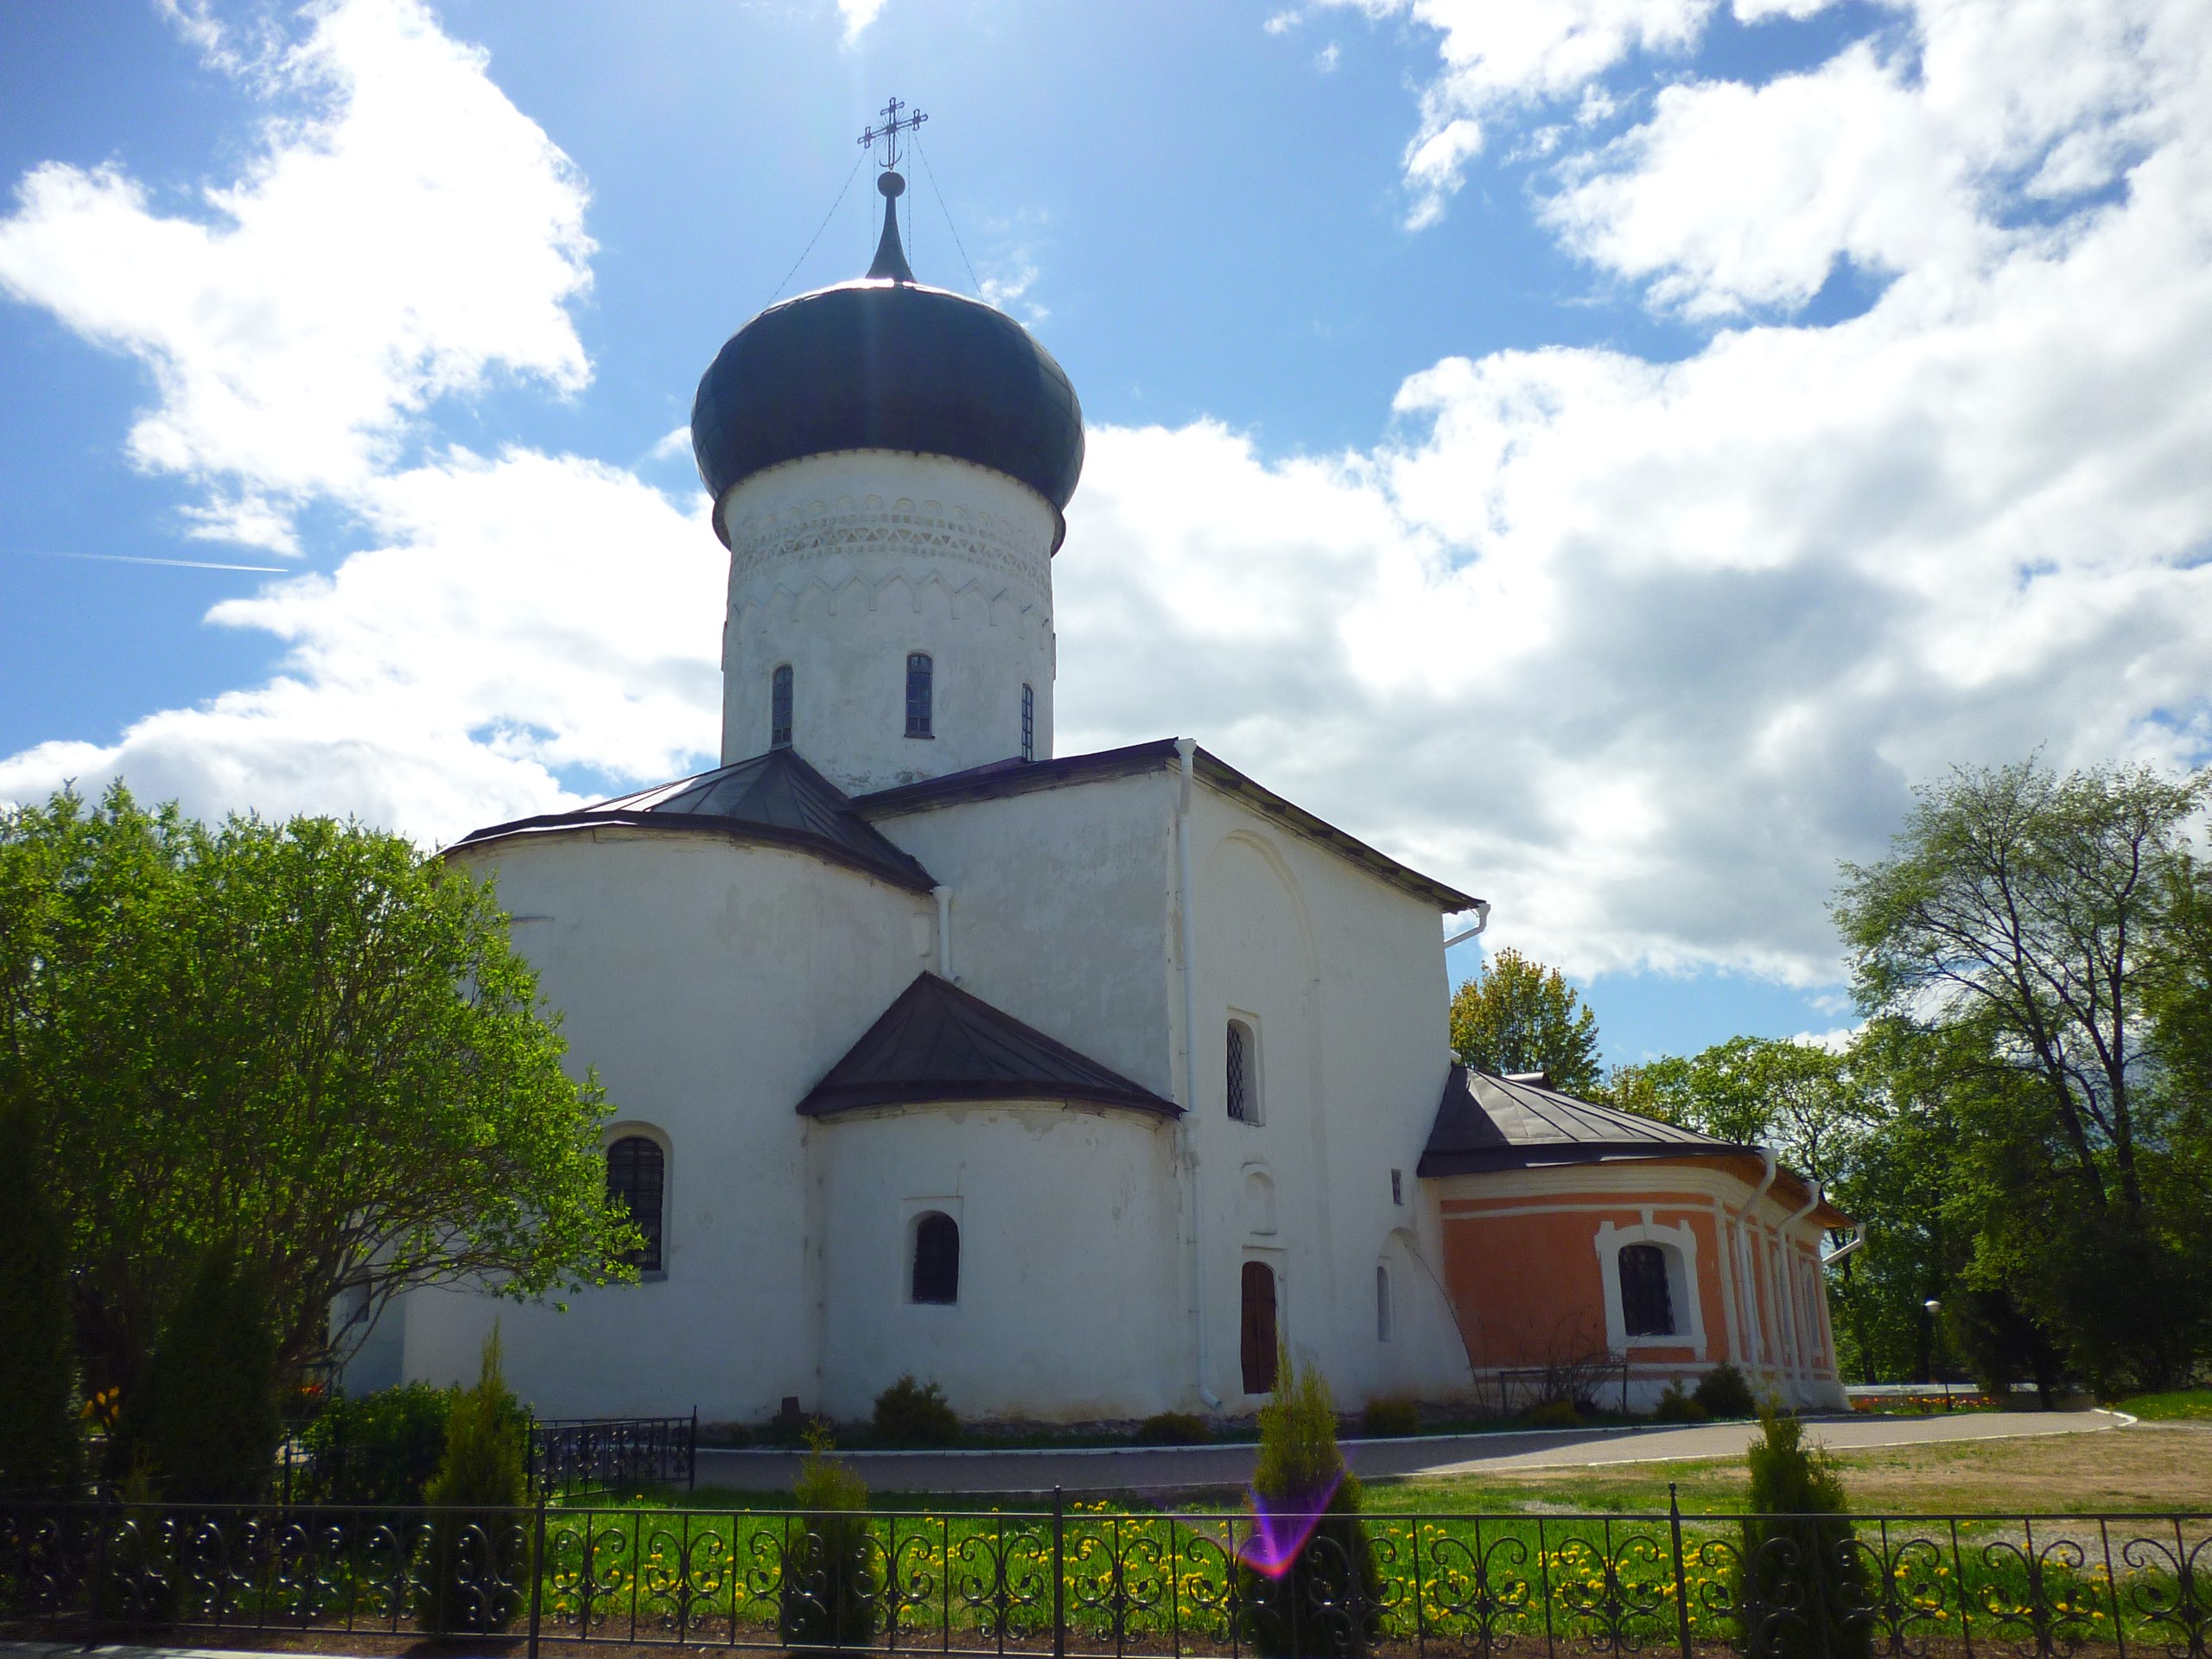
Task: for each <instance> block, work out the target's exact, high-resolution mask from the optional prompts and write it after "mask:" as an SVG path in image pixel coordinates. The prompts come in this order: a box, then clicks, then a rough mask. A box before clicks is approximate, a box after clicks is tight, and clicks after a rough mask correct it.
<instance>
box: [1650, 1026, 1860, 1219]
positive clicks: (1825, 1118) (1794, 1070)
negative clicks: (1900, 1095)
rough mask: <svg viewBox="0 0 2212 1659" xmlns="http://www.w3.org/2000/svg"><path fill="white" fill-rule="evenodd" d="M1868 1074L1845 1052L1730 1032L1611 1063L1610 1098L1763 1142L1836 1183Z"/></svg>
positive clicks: (1854, 1140)
mask: <svg viewBox="0 0 2212 1659" xmlns="http://www.w3.org/2000/svg"><path fill="white" fill-rule="evenodd" d="M1869 1095H1870V1089H1869V1085H1868V1083H1867V1080H1866V1078H1865V1077H1862V1075H1861V1071H1860V1068H1859V1066H1858V1065H1855V1064H1854V1061H1853V1057H1852V1056H1851V1055H1849V1054H1847V1053H1838V1052H1834V1051H1833V1050H1831V1049H1827V1048H1823V1047H1821V1046H1818V1045H1815V1044H1813V1043H1802V1042H1797V1041H1795V1040H1793V1039H1789V1038H1772V1037H1731V1038H1730V1039H1728V1040H1727V1041H1726V1042H1723V1043H1716V1044H1714V1045H1713V1046H1712V1047H1711V1048H1708V1049H1706V1050H1704V1051H1703V1052H1700V1053H1698V1054H1694V1055H1693V1056H1691V1057H1690V1058H1688V1059H1683V1058H1678V1057H1675V1056H1669V1057H1666V1058H1661V1059H1657V1060H1651V1061H1647V1062H1645V1063H1644V1064H1643V1065H1633V1066H1623V1067H1619V1068H1618V1069H1617V1070H1616V1071H1614V1073H1613V1075H1612V1077H1611V1081H1610V1084H1609V1086H1608V1096H1609V1098H1611V1101H1612V1102H1613V1103H1614V1104H1616V1105H1618V1106H1620V1107H1622V1108H1624V1109H1627V1110H1630V1111H1636V1112H1641V1113H1643V1114H1644V1115H1645V1116H1649V1117H1656V1118H1658V1119H1660V1120H1661V1121H1662V1122H1668V1123H1673V1124H1676V1125H1679V1126H1680V1127H1681V1128H1688V1129H1696V1130H1698V1131H1699V1132H1700V1134H1704V1135H1714V1136H1717V1137H1718V1138H1719V1139H1720V1140H1723V1141H1736V1142H1738V1144H1740V1145H1744V1146H1752V1147H1771V1148H1772V1149H1773V1151H1774V1154H1775V1156H1776V1157H1777V1158H1778V1159H1779V1160H1781V1161H1782V1162H1783V1164H1785V1165H1787V1166H1789V1168H1791V1169H1794V1170H1796V1171H1797V1172H1798V1173H1800V1174H1803V1175H1809V1176H1811V1177H1812V1178H1813V1179H1815V1180H1817V1181H1819V1182H1821V1184H1822V1185H1824V1186H1833V1185H1834V1184H1835V1182H1836V1181H1837V1179H1838V1178H1839V1177H1840V1176H1841V1175H1843V1174H1844V1173H1845V1172H1846V1171H1847V1169H1848V1168H1849V1167H1850V1164H1851V1160H1852V1158H1853V1154H1854V1153H1855V1151H1856V1149H1857V1147H1858V1145H1859V1141H1860V1140H1861V1139H1862V1138H1863V1136H1864V1135H1865V1132H1866V1128H1867V1126H1868V1125H1869V1123H1870V1122H1872V1118H1873V1116H1874V1115H1875V1111H1876V1108H1875V1105H1874V1103H1873V1102H1872V1100H1871V1099H1870V1098H1869Z"/></svg>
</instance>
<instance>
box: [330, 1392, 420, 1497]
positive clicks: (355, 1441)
mask: <svg viewBox="0 0 2212 1659" xmlns="http://www.w3.org/2000/svg"><path fill="white" fill-rule="evenodd" d="M453 1403H454V1396H453V1395H452V1394H451V1392H449V1391H448V1390H447V1389H434V1388H432V1387H431V1386H430V1385H429V1383H408V1384H406V1385H405V1386H404V1387H403V1388H396V1389H378V1390H377V1391H376V1392H375V1393H373V1394H365V1395H360V1396H359V1398H358V1399H348V1398H346V1397H345V1396H343V1395H340V1397H339V1398H337V1399H335V1400H333V1401H332V1402H330V1403H329V1404H328V1405H327V1406H326V1407H324V1408H323V1412H322V1415H321V1416H320V1417H318V1418H316V1419H315V1421H314V1422H312V1423H310V1424H308V1427H307V1432H306V1433H304V1434H302V1436H301V1437H300V1443H301V1445H302V1447H303V1448H304V1449H305V1450H306V1452H307V1453H308V1458H309V1459H310V1460H311V1461H310V1463H309V1465H308V1468H309V1472H308V1482H307V1491H308V1497H309V1499H310V1500H311V1501H313V1502H315V1503H421V1502H422V1501H423V1488H424V1487H425V1486H427V1485H429V1482H430V1478H431V1477H432V1476H434V1475H435V1474H436V1473H437V1472H438V1465H439V1463H440V1461H441V1460H442V1459H443V1458H444V1456H445V1449H446V1420H447V1418H448V1416H450V1415H451V1414H452V1412H453Z"/></svg>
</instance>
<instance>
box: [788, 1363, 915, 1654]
mask: <svg viewBox="0 0 2212 1659" xmlns="http://www.w3.org/2000/svg"><path fill="white" fill-rule="evenodd" d="M907 1380H908V1381H911V1380H912V1379H911V1378H909V1379H907ZM887 1392H888V1390H887ZM806 1445H807V1454H806V1461H805V1462H804V1464H802V1465H799V1472H798V1481H797V1482H796V1483H794V1484H793V1485H792V1487H791V1502H792V1504H793V1506H794V1507H795V1508H797V1509H798V1510H799V1511H800V1513H799V1514H798V1516H795V1517H793V1518H792V1519H791V1520H790V1521H787V1522H785V1526H786V1527H787V1528H789V1529H791V1530H790V1531H788V1532H787V1533H786V1535H785V1540H784V1576H783V1583H782V1586H781V1589H780V1592H779V1596H778V1599H777V1603H776V1634H777V1636H778V1637H780V1638H781V1639H782V1640H783V1641H784V1642H785V1643H786V1644H788V1645H790V1646H792V1647H801V1648H829V1647H836V1648H865V1647H866V1646H868V1643H869V1641H870V1639H871V1638H872V1637H874V1635H875V1627H876V1622H877V1619H876V1616H877V1613H878V1611H879V1607H878V1601H877V1598H876V1596H875V1595H874V1594H873V1593H871V1592H872V1590H873V1588H874V1583H873V1581H872V1580H871V1575H870V1572H869V1569H870V1567H872V1566H873V1565H874V1561H873V1559H872V1556H871V1554H870V1551H871V1548H872V1546H873V1543H874V1533H873V1529H871V1528H870V1527H869V1525H868V1515H867V1511H868V1483H867V1482H866V1481H864V1480H862V1479H861V1478H860V1475H859V1472H858V1471H855V1469H854V1468H853V1466H852V1465H850V1464H846V1463H840V1462H839V1461H838V1460H837V1459H835V1458H833V1457H831V1456H830V1455H829V1454H830V1452H832V1451H834V1450H835V1449H836V1446H835V1443H834V1442H833V1441H832V1440H830V1438H829V1433H828V1431H827V1430H825V1429H823V1428H822V1427H819V1426H818V1425H814V1426H810V1427H809V1428H808V1430H807V1435H806Z"/></svg>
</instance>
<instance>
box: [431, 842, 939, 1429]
mask: <svg viewBox="0 0 2212 1659" xmlns="http://www.w3.org/2000/svg"><path fill="white" fill-rule="evenodd" d="M451 856H453V857H454V860H455V861H456V862H460V863H463V864H465V865H467V866H468V867H469V868H472V869H474V870H477V871H479V872H481V871H484V870H486V869H495V870H496V871H497V874H498V879H499V900H500V903H501V904H502V905H503V906H505V909H506V910H507V912H509V914H510V915H511V916H512V917H514V918H516V920H515V925H514V930H513V931H514V938H515V940H516V943H517V944H518V948H519V949H520V950H522V952H523V954H524V956H526V957H528V958H529V960H530V961H531V964H532V965H533V966H534V967H535V968H536V969H537V971H538V975H539V981H540V988H541V991H542V993H543V995H544V997H545V998H546V1000H547V1001H549V1002H550V1004H551V1005H552V1006H553V1007H555V1008H556V1009H557V1010H559V1011H560V1012H561V1013H562V1014H563V1020H564V1033H565V1035H566V1036H567V1039H568V1041H569V1065H570V1068H571V1070H572V1071H574V1072H575V1074H577V1075H581V1074H582V1071H583V1070H584V1068H585V1067H587V1066H593V1067H596V1068H597V1070H598V1072H599V1076H600V1079H601V1083H602V1084H604V1085H605V1087H606V1089H607V1096H608V1099H609V1100H610V1102H611V1103H613V1105H614V1107H615V1109H616V1119H617V1122H616V1123H614V1124H613V1125H610V1127H609V1129H608V1135H609V1136H610V1138H611V1137H612V1136H613V1135H615V1134H619V1133H620V1132H621V1131H622V1126H623V1125H626V1124H639V1125H645V1126H650V1127H651V1128H652V1129H654V1130H657V1131H658V1132H659V1133H660V1134H661V1135H663V1136H664V1138H665V1140H666V1141H667V1143H668V1145H669V1148H670V1159H669V1164H668V1169H667V1190H666V1195H665V1199H664V1205H665V1214H666V1217H667V1221H666V1232H665V1242H664V1263H665V1274H666V1276H665V1277H664V1279H662V1280H661V1281H658V1282H651V1283H645V1284H639V1285H628V1286H614V1287H607V1288H603V1289H597V1290H587V1291H584V1292H582V1293H581V1294H576V1295H575V1296H572V1297H570V1298H569V1299H568V1300H569V1307H568V1309H567V1311H566V1312H561V1311H558V1310H557V1309H556V1308H554V1307H552V1306H543V1305H533V1306H524V1305H518V1304H516V1303H512V1302H504V1301H495V1300H492V1299H490V1298H488V1297H486V1296H482V1295H475V1294H467V1293H464V1292H461V1291H458V1290H454V1291H443V1290H436V1291H418V1292H416V1293H414V1294H411V1295H410V1296H409V1297H408V1298H407V1299H406V1300H405V1302H404V1317H405V1321H406V1324H405V1343H406V1358H405V1366H406V1374H407V1376H409V1377H410V1378H416V1379H421V1380H424V1381H428V1382H431V1383H450V1382H453V1381H454V1380H456V1379H463V1380H466V1379H470V1378H473V1377H474V1376H475V1374H476V1365H477V1354H478V1350H479V1348H480V1345H481V1344H482V1341H483V1338H484V1337H485V1335H486V1333H487V1332H489V1330H490V1329H491V1326H492V1322H493V1319H495V1318H496V1319H498V1320H499V1322H500V1329H501V1334H502V1339H503V1341H504V1344H505V1352H506V1366H507V1375H508V1377H509V1379H510V1381H511V1382H512V1383H513V1385H514V1386H515V1388H516V1389H517V1391H518V1393H519V1394H521V1395H522V1396H523V1397H524V1399H526V1400H529V1401H530V1402H531V1403H532V1404H533V1405H534V1406H535V1407H536V1408H537V1410H538V1411H539V1412H540V1413H541V1414H547V1415H552V1416H576V1415H608V1414H613V1415H626V1414H661V1413H665V1412H681V1411H685V1410H688V1409H690V1408H691V1407H692V1406H694V1405H696V1406H697V1408H698V1409H699V1411H700V1414H701V1415H702V1416H703V1417H708V1418H715V1419H721V1418H749V1417H757V1416H759V1415H760V1414H764V1413H766V1412H769V1411H772V1410H773V1409H774V1408H775V1407H776V1405H777V1403H778V1402H779V1401H780V1400H781V1399H782V1397H783V1396H784V1395H787V1394H788V1395H799V1396H800V1397H801V1398H802V1399H805V1400H807V1401H809V1402H812V1400H813V1399H814V1398H815V1397H816V1396H817V1389H818V1383H819V1379H818V1376H817V1364H818V1349H817V1330H816V1328H815V1325H814V1320H813V1310H812V1307H811V1299H810V1294H809V1288H810V1287H809V1284H808V1280H807V1272H806V1264H805V1262H804V1243H805V1240H806V1237H807V1217H806V1214H805V1197H806V1180H805V1154H804V1128H805V1121H804V1120H803V1119H802V1118H800V1117H799V1116H798V1114H797V1111H796V1110H795V1108H796V1107H797V1104H798V1102H799V1100H800V1099H801V1098H802V1097H804V1095H805V1094H806V1092H807V1090H809V1089H810V1088H811V1087H812V1086H813V1085H814V1084H815V1083H816V1082H817V1081H818V1080H819V1079H820V1077H821V1076H822V1074H823V1072H824V1071H827V1070H828V1069H829V1066H830V1065H832V1064H833V1063H834V1062H835V1061H836V1059H837V1058H838V1057H839V1056H840V1055H842V1053H843V1052H845V1050H846V1049H847V1048H849V1046H851V1045H852V1044H853V1043H854V1041H855V1040H856V1039H858V1038H859V1037H860V1035H861V1033H863V1032H864V1031H866V1030H867V1029H868V1027H869V1026H870V1025H871V1024H873V1023H874V1020H876V1019H877V1017H878V1016H879V1015H880V1014H882V1012H883V1010H884V1009H885V1007H887V1006H888V1005H889V1004H890V1002H891V1001H892V1000H893V998H894V997H896V996H897V995H899V992H900V991H902V990H904V989H905V988H906V986H907V985H908V984H910V983H911V982H912V980H913V978H914V976H915V975H916V974H917V973H918V972H919V971H920V970H921V969H922V968H924V967H925V966H926V965H927V963H928V960H929V957H928V953H929V950H930V949H931V935H930V931H929V928H928V925H927V919H926V918H929V917H930V915H931V910H932V906H931V903H930V900H929V899H927V898H926V897H925V896H922V895H918V894H915V893H909V892H907V891H906V890H904V889H902V888H899V887H892V886H890V885H888V884H886V883H883V882H880V881H878V880H874V878H872V877H869V876H867V875H863V874H859V873H857V872H855V871H851V870H848V869H845V868H842V867H839V866H836V865H831V864H827V863H824V862H823V861H820V860H818V859H815V858H812V857H810V856H808V855H805V854H804V853H798V852H792V851H788V850H785V849H779V848H772V847H766V846H760V845H753V844H747V843H741V842H734V841H731V840H728V839H726V838H723V837H720V836H709V835H701V834H698V833H696V832H690V833H687V832H682V831H662V830H652V829H629V828H613V827H607V828H600V829H591V830H587V831H568V832H563V833H560V834H557V835H546V836H528V837H516V838H512V839H509V840H506V841H502V842H493V843H491V844H490V845H488V846H486V847H485V848H482V849H462V850H461V851H459V852H457V853H455V854H454V855H451Z"/></svg>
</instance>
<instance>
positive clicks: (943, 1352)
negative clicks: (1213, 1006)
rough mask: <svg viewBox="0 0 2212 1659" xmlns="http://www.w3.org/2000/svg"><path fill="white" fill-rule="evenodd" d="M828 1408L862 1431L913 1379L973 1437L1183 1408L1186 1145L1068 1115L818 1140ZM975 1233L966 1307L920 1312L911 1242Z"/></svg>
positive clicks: (1127, 1116) (1132, 1118)
mask: <svg viewBox="0 0 2212 1659" xmlns="http://www.w3.org/2000/svg"><path fill="white" fill-rule="evenodd" d="M808 1141H809V1175H808V1179H809V1182H810V1186H811V1188H812V1191H813V1193H814V1195H815V1203H816V1208H817V1214H818V1215H819V1217H820V1224H819V1226H818V1227H817V1229H816V1230H815V1236H817V1238H818V1239H820V1240H821V1241H822V1249H823V1279H822V1283H823V1291H824V1295H823V1306H824V1307H825V1309H826V1310H827V1312H826V1315H825V1319H824V1324H823V1394H822V1398H823V1403H824V1406H825V1408H827V1409H828V1411H829V1413H830V1414H832V1415H833V1416H837V1417H846V1418H850V1417H862V1416H866V1415H867V1414H868V1411H869V1410H870V1408H871V1407H872V1404H873V1402H874V1398H875V1396H876V1395H877V1394H878V1393H879V1392H880V1391H881V1390H882V1389H885V1388H886V1387H887V1386H888V1385H889V1384H891V1383H893V1382H895V1381H896V1380H897V1379H898V1378H899V1376H900V1375H901V1374H903V1373H907V1372H911V1373H912V1374H913V1375H914V1376H917V1377H918V1378H920V1379H922V1380H923V1381H925V1382H936V1383H940V1384H941V1385H942V1386H943V1387H944V1391H945V1396H946V1398H947V1399H948V1400H949V1401H950V1403H951V1405H952V1407H953V1408H954V1409H955V1410H957V1411H958V1412H959V1413H960V1414H961V1415H962V1416H963V1417H984V1418H990V1417H999V1418H1015V1419H1027V1420H1046V1421H1050V1420H1054V1419H1058V1420H1061V1421H1085V1420H1096V1419H1105V1418H1128V1417H1141V1416H1148V1415H1150V1414H1152V1413H1154V1412H1155V1411H1161V1410H1165V1409H1166V1408H1169V1407H1170V1406H1172V1405H1175V1404H1179V1403H1181V1402H1182V1400H1183V1396H1184V1395H1185V1392H1186V1383H1185V1378H1186V1375H1187V1367H1186V1366H1185V1365H1184V1364H1182V1363H1179V1359H1180V1356H1181V1352H1182V1343H1181V1340H1180V1334H1181V1320H1180V1319H1179V1302H1180V1298H1179V1294H1178V1278H1177V1274H1176V1263H1177V1261H1178V1259H1179V1252H1178V1249H1177V1246H1176V1238H1177V1232H1176V1218H1175V1166H1174V1128H1173V1124H1172V1123H1171V1122H1169V1121H1167V1120H1166V1119H1164V1118H1160V1117H1157V1116H1150V1115H1147V1114H1143V1113H1137V1112H1131V1111H1127V1110H1116V1109H1100V1108H1096V1107H1088V1106H1070V1105H1065V1104H1063V1103H1058V1102H1038V1103H989V1104H976V1105H967V1106H940V1105H928V1106H910V1107H902V1108H892V1109H884V1110H881V1111H876V1112H865V1113H848V1114H842V1115H840V1116H838V1117H837V1118H836V1119H833V1120H826V1121H823V1122H817V1123H815V1124H813V1125H812V1126H811V1127H810V1130H809V1135H808ZM932 1210H936V1211H943V1212H944V1213H945V1214H947V1215H950V1216H951V1217H952V1218H953V1219H954V1221H955V1222H956V1223H957V1224H958V1225H959V1228H960V1281H959V1295H958V1300H957V1302H955V1303H954V1304H953V1305H951V1306H926V1305H917V1304H915V1303H914V1302H913V1301H912V1299H911V1294H910V1293H911V1291H912V1279H911V1263H912V1255H911V1252H912V1236H911V1235H912V1226H913V1224H914V1222H915V1221H916V1219H917V1218H918V1217H919V1216H920V1215H922V1214H924V1213H925V1212H927V1211H932Z"/></svg>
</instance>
